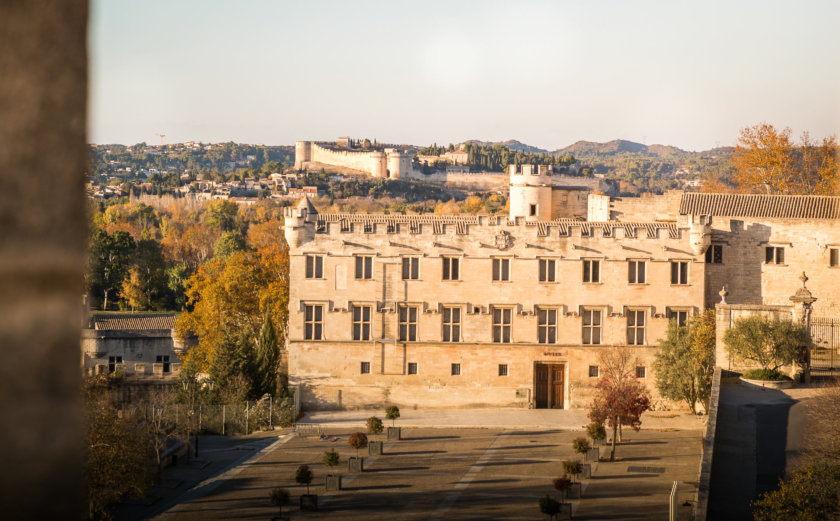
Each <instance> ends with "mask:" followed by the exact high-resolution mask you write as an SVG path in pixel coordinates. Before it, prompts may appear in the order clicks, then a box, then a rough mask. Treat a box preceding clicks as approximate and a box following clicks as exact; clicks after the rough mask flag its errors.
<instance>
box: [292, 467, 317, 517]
mask: <svg viewBox="0 0 840 521" xmlns="http://www.w3.org/2000/svg"><path fill="white" fill-rule="evenodd" d="M295 481H296V482H297V484H298V485H306V494H301V495H300V509H301V510H318V496H317V495H316V494H310V493H309V485H310V483H312V471H311V470H310V469H309V465H301V466H300V467H298V469H297V472H296V473H295Z"/></svg>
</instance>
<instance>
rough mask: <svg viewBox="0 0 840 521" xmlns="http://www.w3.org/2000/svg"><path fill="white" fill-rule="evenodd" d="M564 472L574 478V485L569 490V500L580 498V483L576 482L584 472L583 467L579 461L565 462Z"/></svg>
mask: <svg viewBox="0 0 840 521" xmlns="http://www.w3.org/2000/svg"><path fill="white" fill-rule="evenodd" d="M563 470H564V471H565V472H566V474H568V475H569V476H571V477H572V484H571V485H570V486H569V489H568V498H569V499H578V498H580V482H576V478H577V476H578V474H580V473H581V472H582V471H583V465H581V463H580V462H579V461H564V462H563Z"/></svg>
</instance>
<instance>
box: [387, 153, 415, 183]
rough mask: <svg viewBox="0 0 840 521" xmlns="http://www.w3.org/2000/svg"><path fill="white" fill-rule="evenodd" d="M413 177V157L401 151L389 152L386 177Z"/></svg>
mask: <svg viewBox="0 0 840 521" xmlns="http://www.w3.org/2000/svg"><path fill="white" fill-rule="evenodd" d="M409 176H411V156H410V155H408V154H406V153H404V152H400V151H399V150H388V169H387V170H386V177H389V178H390V179H400V178H406V177H409Z"/></svg>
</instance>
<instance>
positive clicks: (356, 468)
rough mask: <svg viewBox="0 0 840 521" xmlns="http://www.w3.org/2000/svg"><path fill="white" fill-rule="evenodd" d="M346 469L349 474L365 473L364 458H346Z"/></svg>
mask: <svg viewBox="0 0 840 521" xmlns="http://www.w3.org/2000/svg"><path fill="white" fill-rule="evenodd" d="M347 469H348V470H349V471H350V472H364V471H365V458H356V457H352V458H348V459H347Z"/></svg>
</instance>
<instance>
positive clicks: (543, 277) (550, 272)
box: [540, 259, 556, 282]
mask: <svg viewBox="0 0 840 521" xmlns="http://www.w3.org/2000/svg"><path fill="white" fill-rule="evenodd" d="M554 267H555V264H554V259H540V282H554V281H555V275H556V271H555V269H554Z"/></svg>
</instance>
